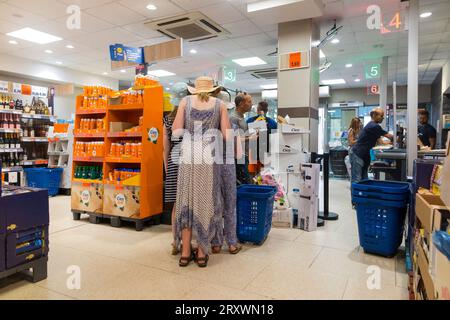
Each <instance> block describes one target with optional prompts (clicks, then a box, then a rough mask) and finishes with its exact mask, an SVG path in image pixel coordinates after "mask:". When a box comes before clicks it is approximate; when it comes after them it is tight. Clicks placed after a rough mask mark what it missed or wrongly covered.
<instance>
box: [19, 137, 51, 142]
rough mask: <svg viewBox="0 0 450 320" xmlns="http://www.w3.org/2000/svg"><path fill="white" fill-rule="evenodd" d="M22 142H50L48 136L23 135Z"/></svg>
mask: <svg viewBox="0 0 450 320" xmlns="http://www.w3.org/2000/svg"><path fill="white" fill-rule="evenodd" d="M21 140H22V142H39V143H48V139H47V138H46V137H22V138H21Z"/></svg>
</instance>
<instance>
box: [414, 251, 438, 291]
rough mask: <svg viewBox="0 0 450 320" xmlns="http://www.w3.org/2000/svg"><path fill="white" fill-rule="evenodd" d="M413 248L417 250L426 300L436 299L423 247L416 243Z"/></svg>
mask: <svg viewBox="0 0 450 320" xmlns="http://www.w3.org/2000/svg"><path fill="white" fill-rule="evenodd" d="M415 250H416V252H417V264H418V266H419V271H420V275H421V276H422V281H423V283H424V286H425V291H426V294H427V298H428V300H434V299H436V296H435V289H434V282H433V279H432V277H431V275H430V264H429V261H428V259H427V257H426V255H425V252H424V250H423V248H422V247H421V246H420V245H419V244H416V247H415Z"/></svg>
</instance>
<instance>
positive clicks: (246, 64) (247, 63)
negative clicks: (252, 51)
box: [233, 57, 267, 67]
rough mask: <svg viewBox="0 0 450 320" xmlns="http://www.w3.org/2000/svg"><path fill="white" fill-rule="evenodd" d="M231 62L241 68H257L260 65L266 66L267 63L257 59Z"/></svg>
mask: <svg viewBox="0 0 450 320" xmlns="http://www.w3.org/2000/svg"><path fill="white" fill-rule="evenodd" d="M233 62H234V63H237V64H238V65H240V66H241V67H250V66H259V65H262V64H267V62H265V61H264V60H262V59H260V58H258V57H251V58H243V59H234V60H233Z"/></svg>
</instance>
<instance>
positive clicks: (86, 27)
mask: <svg viewBox="0 0 450 320" xmlns="http://www.w3.org/2000/svg"><path fill="white" fill-rule="evenodd" d="M55 21H56V22H58V23H60V24H61V25H65V24H66V18H59V19H56V20H55ZM113 27H114V25H113V24H111V23H108V22H106V21H105V20H103V19H99V18H97V17H94V16H92V15H90V14H88V13H86V12H83V13H82V16H81V31H83V32H86V33H93V32H98V31H102V30H106V29H110V28H113ZM75 36H76V30H74V34H73V35H70V38H73V37H75Z"/></svg>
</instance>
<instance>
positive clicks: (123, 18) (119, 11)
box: [86, 3, 146, 26]
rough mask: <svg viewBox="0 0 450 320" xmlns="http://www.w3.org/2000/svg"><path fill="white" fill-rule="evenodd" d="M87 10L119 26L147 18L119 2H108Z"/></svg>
mask: <svg viewBox="0 0 450 320" xmlns="http://www.w3.org/2000/svg"><path fill="white" fill-rule="evenodd" d="M86 12H87V13H89V14H91V15H93V16H94V17H97V18H99V19H102V20H105V21H107V22H109V23H111V24H114V25H117V26H123V25H127V24H131V23H135V22H138V21H144V20H145V19H146V17H145V16H144V15H142V14H138V13H137V12H135V11H133V10H131V9H128V8H127V7H125V6H123V5H120V4H118V3H108V4H105V5H102V6H100V7H95V8H91V9H88V10H87V11H86Z"/></svg>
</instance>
